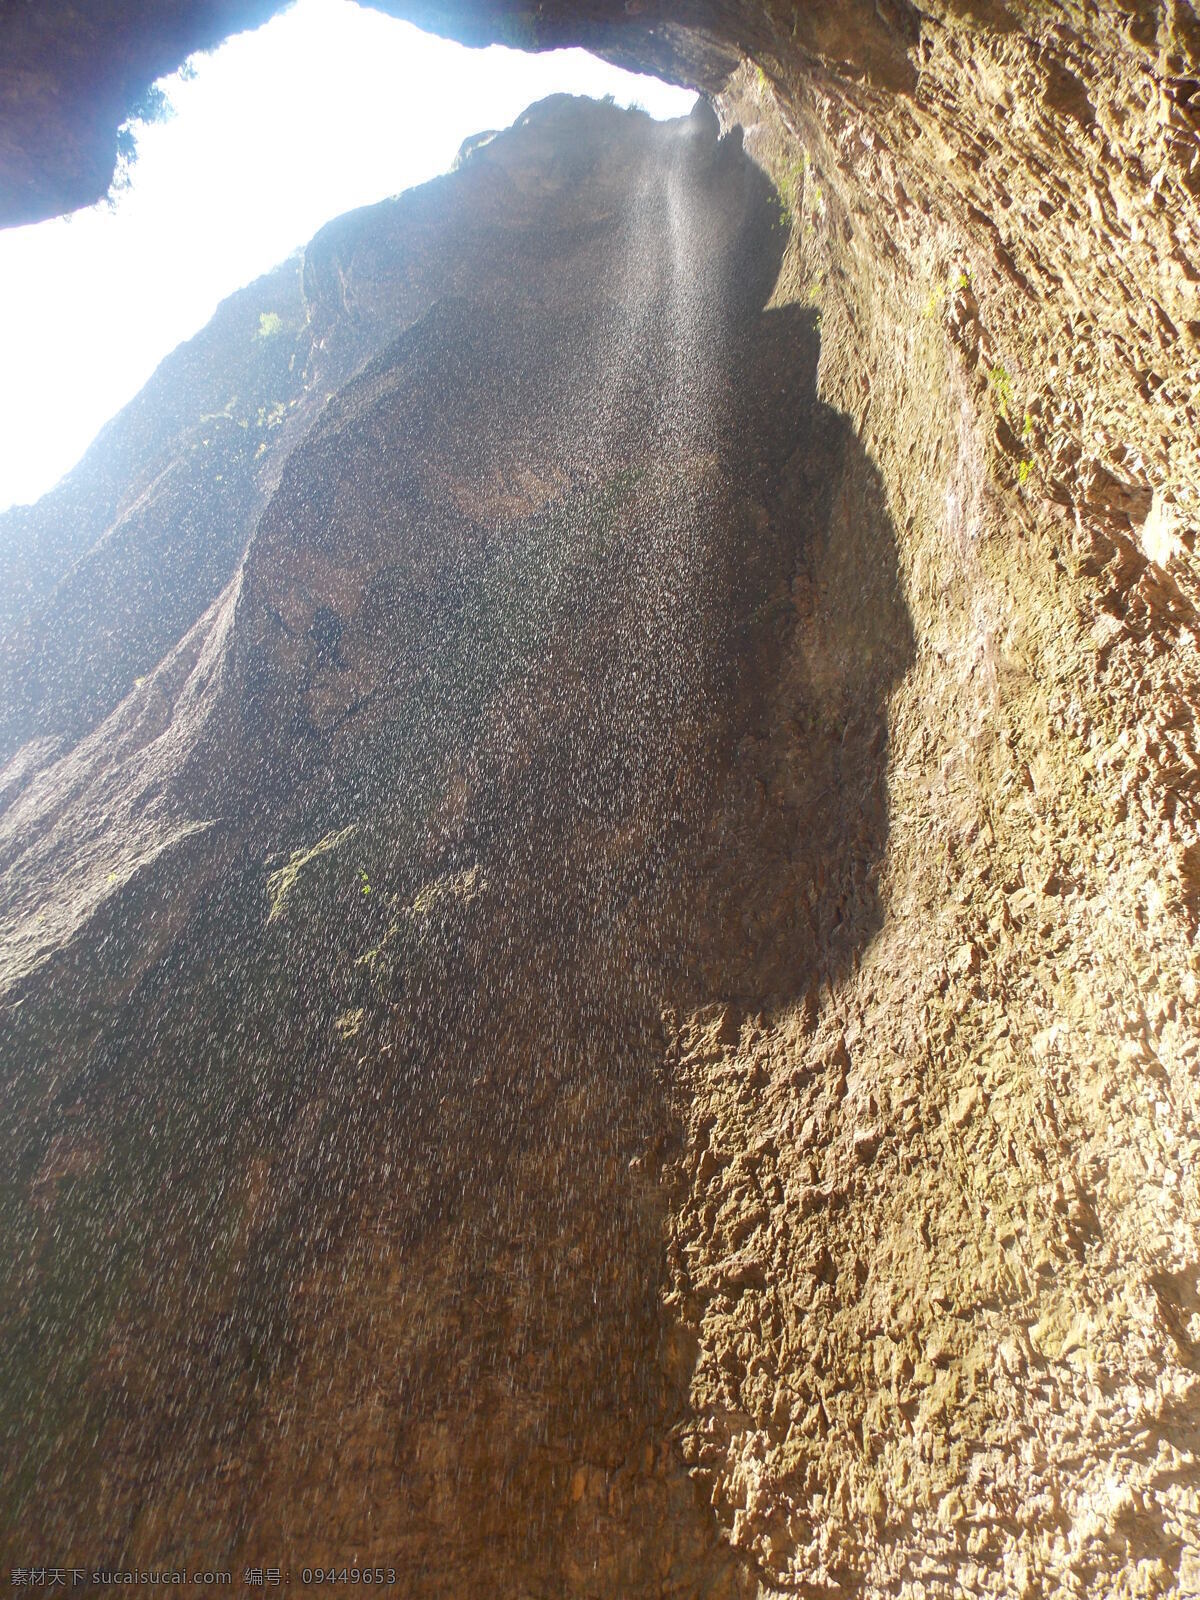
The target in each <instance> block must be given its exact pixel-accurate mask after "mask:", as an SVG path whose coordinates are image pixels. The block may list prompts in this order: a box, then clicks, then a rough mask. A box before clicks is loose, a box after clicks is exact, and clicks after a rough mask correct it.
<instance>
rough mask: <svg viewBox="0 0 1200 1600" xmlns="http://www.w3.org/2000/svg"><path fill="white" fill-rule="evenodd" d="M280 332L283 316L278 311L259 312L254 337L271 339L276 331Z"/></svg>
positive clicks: (281, 330)
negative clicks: (256, 330)
mask: <svg viewBox="0 0 1200 1600" xmlns="http://www.w3.org/2000/svg"><path fill="white" fill-rule="evenodd" d="M282 332H283V318H282V317H281V316H280V315H279V313H278V311H264V312H262V313H261V314H260V316H259V319H258V332H257V333H256V334H255V338H256V339H273V338H274V337H275V335H276V334H277V333H282Z"/></svg>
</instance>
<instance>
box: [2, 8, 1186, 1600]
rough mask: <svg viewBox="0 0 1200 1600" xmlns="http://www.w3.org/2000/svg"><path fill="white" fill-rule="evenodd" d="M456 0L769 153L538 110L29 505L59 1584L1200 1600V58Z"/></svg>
mask: <svg viewBox="0 0 1200 1600" xmlns="http://www.w3.org/2000/svg"><path fill="white" fill-rule="evenodd" d="M409 9H410V10H411V9H412V8H409ZM414 14H415V13H414ZM419 20H423V21H425V22H428V23H432V24H434V25H437V26H440V27H443V28H446V29H448V30H451V31H457V32H459V33H462V34H464V35H467V36H470V37H472V38H476V39H479V38H484V37H502V38H505V39H508V40H509V42H525V43H529V44H538V45H541V44H546V43H558V42H564V41H566V40H567V39H581V40H584V41H585V42H589V43H592V44H593V45H598V46H601V47H602V48H604V49H605V50H606V51H608V52H609V53H614V54H618V55H620V56H621V57H622V58H623V59H626V60H629V61H632V62H638V63H641V64H644V65H650V66H657V67H659V68H660V69H665V70H670V71H673V72H674V73H675V74H676V75H678V76H682V77H685V78H688V79H690V80H691V81H699V82H703V83H705V84H708V85H709V86H712V87H716V86H717V80H718V79H720V80H721V81H722V82H724V85H725V86H724V92H723V95H722V97H721V99H720V101H719V108H720V114H721V121H722V125H723V126H724V128H725V129H726V130H727V131H726V133H725V134H724V136H723V137H721V138H719V139H718V137H717V131H716V130H715V129H714V128H713V127H712V126H711V125H710V121H709V119H708V117H707V115H706V114H705V113H699V114H698V115H697V116H696V117H695V118H693V119H690V120H689V121H687V122H685V123H682V124H676V125H669V126H667V127H664V128H656V127H654V126H653V125H652V124H650V123H648V122H647V121H646V119H644V118H642V117H639V116H637V115H635V114H623V113H619V112H617V111H615V110H612V109H611V108H602V107H587V106H581V105H578V104H574V103H570V102H564V101H552V102H547V103H546V104H544V105H543V106H541V107H536V108H534V109H533V110H532V111H531V112H530V113H529V114H528V115H527V117H526V118H525V119H523V122H522V123H521V124H519V125H518V126H517V127H516V128H514V129H513V130H511V131H510V132H509V133H506V134H503V135H501V136H499V137H497V138H496V139H495V140H493V141H492V142H490V143H488V144H486V145H484V146H482V147H481V148H478V149H476V150H475V151H474V152H473V153H472V154H471V155H470V157H469V158H468V159H467V160H466V161H465V162H464V164H463V166H462V168H461V169H460V171H458V172H457V173H456V174H454V175H453V176H452V177H450V178H447V179H444V180H440V181H439V182H438V183H437V184H434V185H430V186H428V187H427V188H426V189H423V190H420V191H416V192H415V193H413V194H411V195H409V196H406V197H404V198H403V199H402V200H400V201H397V202H391V203H388V204H387V205H385V206H382V207H377V208H374V209H373V210H372V211H370V212H366V213H359V214H356V215H354V216H352V217H349V218H345V219H342V220H341V221H340V222H338V223H336V224H333V225H332V226H331V227H330V228H328V229H326V230H325V231H324V232H323V233H322V234H321V235H319V236H318V238H317V239H316V240H315V241H314V242H313V244H312V245H311V246H310V247H309V249H308V251H307V252H306V253H305V257H304V261H303V264H302V266H301V267H299V268H297V267H294V266H289V267H286V268H284V269H281V270H280V272H279V273H278V274H276V275H273V276H272V277H271V278H269V279H265V280H263V281H262V282H261V283H260V284H258V285H255V286H254V287H253V288H252V289H250V290H247V291H245V293H244V295H243V296H240V297H235V299H234V300H233V301H231V302H230V303H229V304H228V305H227V306H226V307H225V308H223V310H222V312H221V313H220V314H219V317H218V319H217V321H216V322H215V323H214V324H213V326H212V327H211V328H210V329H209V330H207V331H206V333H205V334H203V335H201V336H200V339H199V340H197V341H195V343H194V344H193V346H191V347H186V348H185V349H184V350H183V351H181V352H179V353H178V354H177V356H176V357H174V358H172V361H171V363H168V364H167V365H165V366H164V368H163V369H162V371H161V372H160V374H159V375H158V377H157V378H156V380H155V383H156V384H157V385H158V386H159V388H158V390H157V391H156V397H154V398H152V399H151V401H150V402H149V403H147V400H146V397H143V400H142V401H140V402H138V403H135V406H134V407H133V408H131V409H130V411H129V412H127V413H125V414H124V415H123V416H122V418H119V419H118V420H117V421H116V422H115V423H114V424H113V425H112V426H111V428H110V430H109V432H108V434H107V435H106V436H105V437H104V438H102V440H101V441H99V442H98V444H97V446H96V447H95V449H94V451H93V453H92V455H91V456H90V457H89V459H88V460H87V461H86V462H85V463H84V465H83V466H82V467H81V469H80V472H79V474H78V475H77V476H76V478H75V479H74V480H69V481H68V482H67V483H66V484H65V485H64V486H63V488H62V489H61V490H59V491H57V492H56V495H55V496H54V497H51V498H50V499H48V500H47V501H46V502H43V504H42V505H41V506H40V507H38V508H34V510H33V511H31V512H28V513H22V514H20V515H21V517H22V518H23V521H22V523H21V525H20V526H19V527H18V525H17V523H16V521H15V520H14V518H13V517H10V518H9V519H7V526H6V527H5V528H4V529H3V530H0V549H3V550H4V551H5V552H6V555H5V560H6V562H7V563H8V568H9V571H10V572H11V573H12V578H11V581H10V582H9V583H8V584H7V588H6V593H5V599H4V604H5V607H6V608H7V609H6V618H7V621H6V628H7V632H6V642H5V645H4V653H3V661H2V662H0V671H3V673H4V675H5V683H6V693H5V696H4V712H3V716H4V722H3V728H2V732H3V737H4V739H5V741H6V743H5V754H6V756H7V757H8V765H7V767H6V768H5V769H4V772H3V775H2V779H0V782H2V783H3V794H4V804H5V810H4V811H3V813H0V849H2V851H3V856H2V857H0V868H2V870H3V871H4V874H5V877H4V909H5V919H4V925H3V934H2V937H3V947H2V948H3V961H4V972H5V978H6V985H7V987H6V1001H5V1009H4V1011H3V1013H2V1016H3V1029H4V1034H3V1052H4V1063H5V1090H4V1113H3V1114H4V1119H5V1133H6V1135H7V1144H8V1148H9V1150H10V1162H9V1168H8V1181H7V1184H6V1188H5V1197H4V1206H5V1222H4V1226H5V1230H6V1234H7V1236H8V1237H9V1238H10V1239H11V1240H12V1241H13V1243H12V1246H11V1260H12V1266H11V1268H10V1273H9V1277H8V1280H7V1283H6V1290H7V1292H6V1294H5V1295H4V1296H3V1303H4V1305H5V1307H6V1308H7V1309H6V1310H5V1312H4V1317H5V1325H4V1339H3V1345H2V1347H0V1348H2V1349H3V1352H4V1353H3V1356H0V1361H3V1363H4V1370H5V1383H4V1394H5V1397H6V1400H5V1403H6V1407H7V1411H6V1416H5V1421H4V1427H5V1439H6V1462H7V1465H6V1469H5V1478H4V1493H5V1502H6V1506H7V1508H8V1509H7V1513H6V1515H7V1523H6V1538H7V1540H8V1545H11V1547H12V1550H13V1560H14V1562H15V1561H17V1560H28V1559H32V1558H33V1557H34V1555H35V1551H36V1552H37V1553H40V1554H41V1555H44V1556H45V1558H46V1560H51V1559H53V1560H55V1561H58V1560H59V1556H60V1555H61V1557H62V1559H63V1560H64V1561H68V1562H69V1561H70V1560H73V1559H76V1558H78V1559H81V1560H85V1561H87V1562H88V1563H89V1564H94V1562H95V1560H96V1559H97V1555H98V1553H99V1551H100V1550H101V1549H103V1551H104V1555H105V1559H109V1558H111V1559H118V1558H121V1557H127V1558H128V1559H130V1560H131V1561H132V1560H136V1561H137V1562H138V1563H139V1564H145V1563H147V1562H149V1561H152V1560H153V1561H162V1562H164V1563H166V1562H169V1561H172V1560H180V1561H182V1560H187V1561H188V1562H189V1564H192V1565H195V1564H197V1562H198V1561H202V1562H204V1563H207V1562H212V1563H213V1564H218V1563H223V1562H225V1561H228V1562H230V1563H231V1564H234V1565H237V1564H239V1563H247V1562H253V1563H254V1564H255V1565H259V1564H262V1563H265V1562H269V1563H272V1564H277V1563H279V1562H282V1563H283V1564H284V1565H285V1566H286V1565H288V1564H289V1563H290V1564H291V1566H292V1568H293V1573H294V1574H295V1572H296V1571H297V1570H298V1569H299V1568H300V1567H301V1566H302V1565H304V1564H315V1563H316V1562H318V1561H322V1562H331V1561H332V1562H336V1563H338V1564H344V1563H348V1562H352V1561H355V1560H357V1561H358V1562H359V1563H360V1564H363V1565H366V1564H371V1565H374V1564H376V1563H383V1564H384V1565H385V1566H391V1567H393V1568H394V1569H395V1571H396V1575H397V1586H398V1588H399V1590H400V1592H402V1593H409V1594H412V1595H422V1596H424V1595H447V1596H451V1595H454V1596H457V1595H468V1594H470V1595H475V1594H482V1593H497V1594H504V1595H512V1596H530V1597H532V1596H537V1597H542V1596H546V1597H549V1596H558V1595H579V1596H584V1595H595V1596H618V1595H619V1596H627V1595H628V1596H634V1595H647V1596H650V1595H655V1596H657V1595H682V1596H692V1595H697V1596H699V1595H725V1596H735V1595H738V1596H740V1595H756V1596H777V1595H780V1596H781V1595H790V1594H796V1593H801V1594H809V1593H814V1592H827V1593H837V1592H846V1593H863V1594H878V1595H883V1594H905V1595H912V1596H914V1597H915V1596H923V1595H952V1594H954V1595H957V1594H963V1593H966V1594H980V1595H984V1594H1004V1595H1008V1594H1028V1595H1031V1596H1038V1595H1047V1596H1048V1595H1051V1594H1059V1593H1072V1594H1086V1595H1168V1594H1172V1595H1173V1594H1178V1595H1187V1594H1197V1593H1200V1463H1198V1461H1197V1452H1198V1450H1200V1391H1198V1389H1197V1385H1198V1384H1200V1238H1198V1227H1200V1197H1198V1195H1197V1159H1198V1157H1200V1133H1198V1125H1197V1110H1198V1106H1197V1099H1198V1095H1200V1050H1198V1042H1197V1030H1196V1027H1195V1022H1194V1016H1195V1011H1194V1006H1195V1001H1196V998H1197V979H1198V977H1200V952H1198V951H1197V948H1196V934H1197V926H1198V923H1200V826H1198V824H1200V817H1198V813H1197V806H1198V800H1200V780H1198V776H1197V746H1196V738H1197V735H1196V729H1195V721H1196V714H1197V709H1198V707H1200V656H1198V653H1197V651H1198V638H1200V622H1198V619H1197V611H1196V604H1197V584H1198V581H1200V572H1198V571H1197V567H1196V558H1195V552H1194V546H1195V539H1196V532H1197V524H1198V516H1200V503H1198V500H1197V493H1198V491H1200V465H1198V463H1200V451H1198V449H1197V444H1198V428H1197V417H1196V394H1197V392H1200V383H1198V381H1197V380H1198V379H1200V371H1198V367H1200V350H1198V345H1197V332H1198V327H1197V324H1198V322H1200V310H1198V309H1197V298H1196V285H1197V282H1200V244H1198V240H1200V210H1198V205H1197V198H1198V195H1197V173H1198V172H1200V142H1198V140H1197V128H1196V115H1195V98H1196V96H1197V93H1200V91H1197V83H1198V82H1200V72H1198V70H1197V67H1198V63H1200V24H1198V23H1197V18H1196V14H1195V12H1194V11H1193V10H1192V8H1191V7H1190V6H1189V5H1188V4H1186V3H1184V0H1173V3H1172V4H1171V5H1170V6H1169V7H1165V8H1164V7H1157V8H1155V7H1150V6H1144V5H1139V4H1129V5H1126V6H1124V7H1120V8H1118V7H1116V6H1112V7H1104V8H1091V9H1087V10H1085V9H1084V8H1082V7H1069V6H1061V7H1046V6H1038V7H1035V6H1033V5H1031V4H1027V5H1022V4H1019V3H1017V0H1014V3H1013V4H1011V5H1007V6H1001V5H992V4H986V5H976V6H973V7H970V8H967V7H963V6H958V5H955V6H947V7H942V8H934V7H928V8H926V9H924V10H922V11H920V12H918V11H917V10H915V9H914V8H909V7H904V6H896V7H888V8H883V7H873V6H872V7H868V6H861V7H859V6H852V5H841V6H829V7H820V8H818V7H815V6H814V7H809V8H800V9H795V10H793V9H790V8H789V9H788V10H787V12H786V14H785V13H784V12H783V10H781V9H779V8H763V7H759V6H754V7H751V6H748V5H744V6H723V7H720V8H716V7H709V6H704V5H696V6H689V7H686V8H684V7H677V8H672V9H670V10H668V9H666V8H661V9H660V8H655V7H652V6H648V7H645V8H642V7H640V6H638V5H634V4H633V3H629V4H626V5H625V6H624V8H623V9H622V10H621V11H620V12H618V11H616V10H614V9H612V8H609V7H601V6H574V7H568V6H557V5H550V4H546V5H544V6H542V7H540V8H539V9H538V11H537V12H536V13H528V12H525V11H520V10H517V9H516V8H509V7H506V6H496V7H492V8H489V9H488V10H487V11H484V10H483V9H482V8H479V7H475V8H472V9H471V10H470V11H467V10H465V9H462V8H438V9H437V10H436V12H435V11H432V10H430V8H428V7H427V8H426V9H425V11H424V12H423V13H422V15H421V17H420V18H419ZM3 25H5V26H7V25H8V22H7V19H5V21H4V24H3ZM743 55H749V56H751V57H752V58H753V59H752V60H751V61H750V62H747V63H744V64H743V65H741V66H740V67H737V70H736V71H733V76H732V77H731V78H729V79H728V81H725V80H726V76H727V74H728V73H729V72H730V71H732V70H733V69H734V68H735V66H736V64H737V62H738V60H739V58H740V57H742V56H743ZM739 130H740V131H739ZM764 171H765V172H767V173H769V174H770V176H771V178H772V180H773V182H774V185H775V187H774V188H772V187H771V185H770V184H768V183H767V181H766V179H765V178H764V176H763V172H764ZM264 316H265V318H266V320H265V321H264ZM266 330H272V331H269V332H268V331H266ZM80 508H86V510H81V509H80ZM89 516H90V517H92V518H93V519H94V520H93V521H90V522H89V521H88V520H87V517H89ZM35 531H36V535H37V537H36V539H34V538H33V537H32V535H33V533H34V532H35ZM7 1547H8V1546H6V1550H7Z"/></svg>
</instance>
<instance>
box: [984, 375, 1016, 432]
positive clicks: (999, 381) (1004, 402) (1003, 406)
mask: <svg viewBox="0 0 1200 1600" xmlns="http://www.w3.org/2000/svg"><path fill="white" fill-rule="evenodd" d="M988 388H989V389H990V390H991V391H992V399H993V401H994V402H995V406H996V410H997V411H998V412H999V413H1000V415H1001V416H1002V417H1003V418H1004V420H1005V422H1007V421H1008V413H1009V409H1010V407H1011V406H1012V403H1013V386H1012V379H1011V378H1010V377H1009V375H1008V369H1007V368H1006V367H1003V366H1001V365H1000V363H999V362H997V363H996V365H995V366H994V367H993V368H992V370H991V371H990V372H989V373H988Z"/></svg>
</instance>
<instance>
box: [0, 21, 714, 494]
mask: <svg viewBox="0 0 1200 1600" xmlns="http://www.w3.org/2000/svg"><path fill="white" fill-rule="evenodd" d="M191 65H192V66H193V67H194V68H195V72H196V75H195V77H194V78H192V79H190V80H189V81H181V80H180V79H179V78H178V77H172V78H166V79H163V80H162V87H163V88H164V89H165V90H166V92H167V95H168V97H169V99H170V101H171V103H172V105H173V106H174V108H175V115H174V116H173V117H171V118H170V120H169V121H167V122H164V123H159V124H155V125H153V126H148V127H138V128H136V129H135V132H136V133H137V136H138V155H137V160H136V161H135V163H134V165H133V168H132V170H131V178H132V183H131V185H130V187H129V188H128V189H126V190H125V191H124V192H123V193H122V194H120V195H119V196H118V197H117V200H116V204H115V207H113V206H110V205H108V204H101V205H99V206H94V207H93V208H92V209H90V210H88V211H82V212H77V213H76V214H75V215H74V216H73V217H69V218H63V219H58V220H56V221H53V222H43V223H39V224H38V225H37V226H35V227H30V228H13V229H8V230H0V305H3V306H4V307H5V308H6V311H7V319H6V325H5V327H4V330H3V354H2V357H0V371H2V374H3V376H2V380H0V509H2V508H3V507H5V506H8V505H11V504H14V503H22V502H26V501H31V500H34V499H36V498H37V497H38V496H39V495H41V494H44V493H45V492H46V490H47V489H49V488H51V487H53V485H54V484H55V483H56V482H57V480H58V479H59V478H60V477H61V476H62V475H63V473H64V472H66V471H67V470H68V469H69V468H70V467H72V466H73V465H74V464H75V462H76V461H77V460H78V459H79V457H80V456H81V455H82V454H83V451H84V450H85V449H86V448H87V446H88V444H89V443H90V442H91V440H92V439H93V438H94V436H95V434H96V433H97V431H98V430H99V429H100V427H101V426H102V425H103V424H104V423H105V422H106V421H107V420H108V419H109V417H111V416H113V415H114V414H115V413H116V412H117V411H119V410H120V408H121V407H122V406H123V405H124V404H125V402H126V401H127V400H130V399H131V398H132V397H133V396H134V395H135V394H136V393H137V391H138V390H139V389H140V388H141V386H142V384H143V383H145V381H146V379H147V378H148V377H149V376H150V374H151V372H153V370H154V368H155V367H156V366H157V365H158V363H159V362H160V361H161V360H162V358H163V356H165V355H166V354H167V353H168V352H169V351H170V350H172V349H174V347H175V346H176V345H177V344H179V343H180V341H181V340H183V339H187V338H190V337H191V335H192V334H193V333H196V332H197V331H198V330H199V329H200V328H202V327H203V326H204V324H205V323H206V322H207V321H208V319H209V317H210V316H211V315H212V313H213V311H214V309H215V308H216V305H217V302H218V301H220V300H222V299H224V297H225V296H226V295H228V294H230V293H232V291H233V290H234V289H237V288H240V287H241V286H242V285H243V284H246V283H249V282H250V281H251V280H252V279H253V278H256V277H258V276H259V274H260V273H263V272H266V271H267V270H268V269H269V268H271V267H273V266H274V265H275V264H276V263H277V262H279V261H282V260H283V259H284V258H285V257H286V256H288V255H289V254H290V253H291V252H292V251H293V250H295V249H296V248H297V247H298V246H300V245H302V244H305V243H306V242H307V241H308V240H309V239H310V238H311V237H312V235H313V234H314V233H315V232H316V231H317V229H318V228H319V227H320V226H321V225H322V223H324V222H327V221H328V220H329V219H330V218H331V217H335V216H338V215H339V214H340V213H341V212H343V211H349V210H350V209H351V208H352V207H354V206H360V205H366V204H369V203H371V202H372V201H375V200H380V199H383V198H384V196H386V195H389V194H396V193H398V192H399V191H400V190H402V189H408V188H411V187H412V186H413V185H414V184H417V183H424V182H425V181H426V180H427V179H429V178H433V177H436V176H437V175H438V173H440V172H445V171H446V170H447V169H448V168H449V166H450V163H451V161H452V160H453V159H454V155H455V152H456V151H457V149H458V147H459V145H460V144H461V143H462V141H463V139H464V138H466V137H467V136H468V135H469V134H472V133H478V132H481V131H482V130H483V129H485V128H504V127H507V126H508V125H509V123H511V122H513V121H515V119H516V118H517V116H518V115H519V114H520V113H521V112H522V111H523V110H524V109H525V107H526V106H528V105H529V104H531V103H532V102H533V101H534V100H540V99H541V98H542V97H543V96H544V95H548V94H554V93H556V92H559V91H565V92H568V93H572V94H588V95H594V96H597V97H599V96H601V95H604V94H612V95H614V96H615V97H616V99H617V101H618V102H619V103H620V104H622V105H628V104H631V103H633V102H636V103H638V104H640V105H642V106H644V107H645V109H646V110H647V111H649V112H650V113H651V115H653V116H656V117H677V116H682V115H684V114H686V112H687V111H688V110H689V109H690V107H691V105H692V102H693V100H694V99H695V96H694V95H693V94H692V93H691V92H690V91H685V90H682V89H674V88H670V87H668V86H667V85H666V84H662V83H659V82H657V81H656V80H655V79H653V78H643V77H637V76H635V75H634V74H632V73H628V72H621V71H619V70H618V69H617V68H616V67H610V66H607V65H606V64H605V63H604V62H602V61H598V60H596V59H595V57H593V56H589V55H587V54H586V53H585V52H584V51H582V50H559V51H555V52H553V53H551V54H543V55H526V54H524V53H523V52H521V51H517V50H503V49H500V48H493V49H490V50H465V49H463V47H462V46H461V45H456V44H450V43H448V42H447V41H445V40H443V39H435V38H431V37H430V36H429V35H427V34H423V33H420V32H418V31H417V29H415V28H413V27H410V26H409V25H408V24H407V23H404V22H398V21H396V20H395V19H394V18H390V17H385V16H383V15H382V14H381V13H380V12H377V11H369V10H365V9H363V8H361V7H359V6H357V5H355V4H354V3H353V0H296V3H295V4H294V5H293V6H292V7H291V9H290V10H288V11H286V12H285V13H283V15H281V16H278V17H276V18H275V19H274V20H273V21H272V22H269V23H268V24H267V25H266V26H265V27H263V28H260V29H258V30H257V32H254V33H244V34H241V35H239V36H238V37H237V38H234V39H230V40H228V41H226V43H225V44H224V45H222V46H221V48H220V49H219V50H216V51H215V52H214V53H213V54H212V55H208V56H196V57H194V58H193V60H192V63H191Z"/></svg>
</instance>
